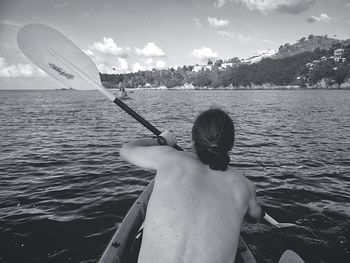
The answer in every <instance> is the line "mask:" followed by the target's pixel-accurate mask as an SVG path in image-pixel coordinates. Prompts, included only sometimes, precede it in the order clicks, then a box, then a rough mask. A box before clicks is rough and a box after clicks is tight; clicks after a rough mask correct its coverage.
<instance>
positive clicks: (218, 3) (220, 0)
mask: <svg viewBox="0 0 350 263" xmlns="http://www.w3.org/2000/svg"><path fill="white" fill-rule="evenodd" d="M230 1H231V0H214V6H215V7H216V8H220V7H223V6H224V5H225V4H226V3H227V2H230Z"/></svg>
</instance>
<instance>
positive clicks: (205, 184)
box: [138, 150, 251, 263]
mask: <svg viewBox="0 0 350 263" xmlns="http://www.w3.org/2000/svg"><path fill="white" fill-rule="evenodd" d="M167 160H168V161H167ZM250 184H251V183H250V181H249V180H248V179H246V178H245V177H244V176H242V175H240V174H236V173H235V172H234V171H233V170H232V169H231V168H229V169H227V170H226V171H224V172H222V171H214V170H211V169H209V167H208V166H206V165H204V164H202V163H201V162H200V161H199V160H198V158H197V157H196V155H194V154H192V153H186V152H178V151H175V150H174V151H172V152H171V153H169V154H168V156H167V157H166V158H165V161H164V165H162V166H160V167H159V169H157V175H156V179H155V185H154V189H153V193H152V196H151V199H150V201H149V204H148V209H147V214H146V219H145V227H144V235H143V241H142V245H141V251H140V255H139V261H138V262H140V263H147V262H152V263H156V262H168V263H175V262H191V263H196V262H200V263H212V262H220V263H221V262H229V263H232V262H234V258H235V255H236V249H237V244H238V239H239V233H240V228H241V224H242V220H243V217H244V216H245V214H246V213H247V210H248V203H249V200H250V198H251V193H250V192H251V190H250Z"/></svg>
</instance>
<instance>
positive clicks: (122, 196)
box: [0, 90, 350, 263]
mask: <svg viewBox="0 0 350 263" xmlns="http://www.w3.org/2000/svg"><path fill="white" fill-rule="evenodd" d="M130 97H132V100H127V101H125V102H126V103H127V104H128V105H129V106H130V107H131V108H133V109H134V110H135V111H136V112H138V113H139V114H140V115H141V116H143V117H144V118H145V119H147V120H148V121H150V122H151V123H152V124H154V125H155V126H156V127H157V128H158V129H160V130H164V129H168V130H171V131H173V132H174V133H175V134H176V135H177V137H178V140H179V143H178V144H179V145H180V146H181V147H183V148H185V149H187V150H189V149H190V147H191V146H190V145H191V141H190V132H191V127H192V123H193V121H194V119H195V117H196V116H197V115H198V114H199V113H200V112H201V111H203V110H206V109H208V108H209V107H221V108H223V109H224V110H226V111H227V112H228V113H229V114H230V115H231V116H232V118H233V119H234V122H235V125H236V144H235V146H234V149H233V151H232V153H231V165H232V166H233V167H234V168H236V169H237V170H240V171H242V172H243V173H244V174H245V175H246V176H247V177H248V178H249V179H250V180H252V181H253V182H254V183H255V185H256V188H257V195H258V199H259V201H260V203H261V204H262V206H263V207H264V209H265V210H266V211H267V212H268V213H269V214H270V215H272V216H273V217H274V218H275V219H277V220H278V221H279V222H297V224H298V227H295V228H284V229H277V228H274V227H272V226H270V225H267V224H264V223H259V224H248V223H247V224H245V225H244V227H243V229H242V231H243V232H242V235H243V237H244V238H245V240H246V241H247V243H248V245H249V246H250V247H251V249H252V251H253V253H254V255H255V256H256V258H257V259H258V261H259V262H276V261H277V259H278V258H279V257H280V255H281V254H282V253H283V251H284V250H285V249H288V248H289V249H292V250H294V251H296V252H297V253H298V254H299V255H301V256H302V257H303V258H304V260H305V261H306V262H350V91H342V90H293V91H287V90H284V91H281V90H271V91H266V90H265V91H256V90H249V91H245V90H240V91H135V92H133V93H131V94H130ZM145 136H146V137H150V136H151V133H150V132H148V131H147V130H146V129H145V128H144V127H143V126H141V125H140V124H139V123H137V122H136V121H134V120H133V119H132V118H131V117H129V116H128V115H127V114H126V113H125V112H123V111H122V110H121V109H119V108H118V107H117V106H116V105H114V104H113V103H111V102H110V101H108V100H107V99H105V98H104V97H103V96H102V95H100V94H99V93H98V92H95V91H89V92H82V91H80V92H79V91H73V90H66V91H0V262H6V263H7V262H26V263H29V262H96V261H97V260H98V259H99V257H100V256H101V254H102V253H103V250H104V248H105V247H106V245H107V244H108V242H109V240H110V238H111V237H112V235H113V234H114V232H115V230H116V228H117V226H118V224H119V223H120V222H121V221H122V219H123V217H124V215H125V214H126V212H127V211H128V209H129V208H130V207H131V205H132V204H133V202H134V201H135V199H136V198H137V196H138V195H139V194H140V193H141V192H142V190H143V188H144V187H145V186H146V185H147V184H148V183H149V182H150V180H151V179H152V178H153V177H154V174H153V173H152V172H150V171H143V170H141V169H139V168H137V167H135V166H133V165H130V164H128V163H126V162H125V161H123V160H121V158H120V157H119V155H118V151H119V149H120V147H121V146H122V145H123V144H124V143H126V142H129V141H131V140H134V139H136V138H141V137H145ZM213 245H215V244H213Z"/></svg>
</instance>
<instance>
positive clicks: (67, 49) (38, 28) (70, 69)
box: [17, 24, 182, 151]
mask: <svg viewBox="0 0 350 263" xmlns="http://www.w3.org/2000/svg"><path fill="white" fill-rule="evenodd" d="M17 43H18V46H19V48H20V49H21V50H22V52H23V53H24V54H25V55H26V56H27V57H28V58H29V59H30V60H31V61H32V62H33V63H34V64H36V65H37V66H38V67H39V68H41V69H42V70H43V71H45V72H46V73H47V74H49V75H50V76H52V77H53V78H55V79H56V80H58V81H59V82H61V83H63V84H64V85H66V86H67V87H70V88H73V89H77V90H98V91H100V92H101V93H102V94H103V95H105V96H106V97H107V98H108V99H109V100H111V101H113V102H114V103H115V104H117V105H118V106H119V107H120V108H121V109H123V110H124V111H125V112H127V113H128V114H129V115H130V116H131V117H133V118H134V119H136V120H137V121H138V122H140V123H141V124H142V125H143V126H145V127H146V128H147V129H148V130H150V131H151V132H152V133H153V134H155V135H157V136H158V135H159V134H161V132H160V131H159V130H158V129H157V128H155V127H154V126H153V125H152V124H150V123H149V122H148V121H146V120H145V119H144V118H143V117H141V116H140V115H139V114H137V113H136V112H135V111H134V110H132V109H131V108H130V107H129V106H127V105H126V104H125V103H124V102H122V101H121V100H120V99H118V98H117V97H116V96H115V95H114V94H112V93H111V92H110V91H108V90H107V89H106V88H105V87H103V86H102V85H101V81H100V75H99V72H98V69H97V68H96V65H95V63H94V62H93V61H92V60H91V59H90V58H89V57H88V56H87V55H86V54H85V53H84V52H83V51H82V50H81V49H80V48H79V47H77V46H76V45H75V44H74V43H73V42H72V41H70V40H69V39H68V38H66V37H65V36H64V35H62V34H61V33H60V32H58V31H56V30H55V29H53V28H51V27H49V26H46V25H42V24H28V25H25V26H24V27H22V28H21V29H20V30H19V32H18V34H17ZM174 148H175V149H177V150H180V151H182V149H181V148H180V147H179V146H177V145H175V146H174Z"/></svg>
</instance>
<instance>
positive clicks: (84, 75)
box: [17, 24, 295, 227]
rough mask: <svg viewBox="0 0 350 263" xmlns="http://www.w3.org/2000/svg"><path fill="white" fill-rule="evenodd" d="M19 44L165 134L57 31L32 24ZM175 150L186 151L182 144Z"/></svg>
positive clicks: (40, 62)
mask: <svg viewBox="0 0 350 263" xmlns="http://www.w3.org/2000/svg"><path fill="white" fill-rule="evenodd" d="M17 43H18V46H19V48H20V49H21V50H22V52H23V53H24V54H25V55H26V56H27V57H28V58H29V59H30V60H31V61H32V62H33V63H34V64H36V65H37V66H38V67H39V68H41V69H42V70H43V71H45V72H46V73H47V74H49V75H50V76H52V77H53V78H55V79H56V80H58V81H59V82H61V83H63V84H64V85H66V86H67V87H70V88H73V89H77V90H98V91H100V92H101V93H102V94H103V95H105V96H106V97H107V98H108V99H109V100H111V101H113V102H114V103H115V104H117V105H118V106H119V107H120V108H121V109H123V110H124V111H125V112H127V113H128V114H129V115H130V116H131V117H133V118H134V119H136V120H137V121H138V122H140V123H141V124H142V125H143V126H145V127H146V128H147V129H148V130H150V131H151V132H152V133H154V134H155V135H159V134H161V132H160V131H159V130H158V129H157V128H155V127H154V126H153V125H152V124H150V123H149V122H148V121H146V120H145V119H144V118H143V117H141V116H140V115H139V114H137V113H136V112H135V111H134V110H132V109H131V108H130V107H129V106H128V105H126V104H125V103H124V102H122V101H121V100H120V99H118V98H117V97H116V96H115V95H114V94H112V93H111V92H110V91H108V90H107V89H106V88H105V87H103V86H102V85H101V81H100V75H99V72H98V69H97V68H96V65H95V63H94V62H93V61H92V60H91V59H90V58H89V57H88V56H87V55H86V54H85V53H84V52H83V51H82V50H81V49H80V48H79V47H78V46H76V45H75V44H74V43H73V42H72V41H70V40H69V39H68V38H67V37H65V36H64V35H62V34H61V33H60V32H58V31H57V30H55V29H53V28H51V27H49V26H46V25H42V24H28V25H25V26H24V27H22V28H21V29H20V30H19V32H18V33H17ZM174 148H175V149H177V150H180V151H182V148H181V147H179V146H178V145H175V146H174ZM266 220H267V219H266ZM267 221H268V222H270V223H271V224H272V225H275V226H277V227H288V226H295V225H294V224H289V223H278V222H277V221H276V220H274V219H273V218H272V217H270V216H269V220H267Z"/></svg>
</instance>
